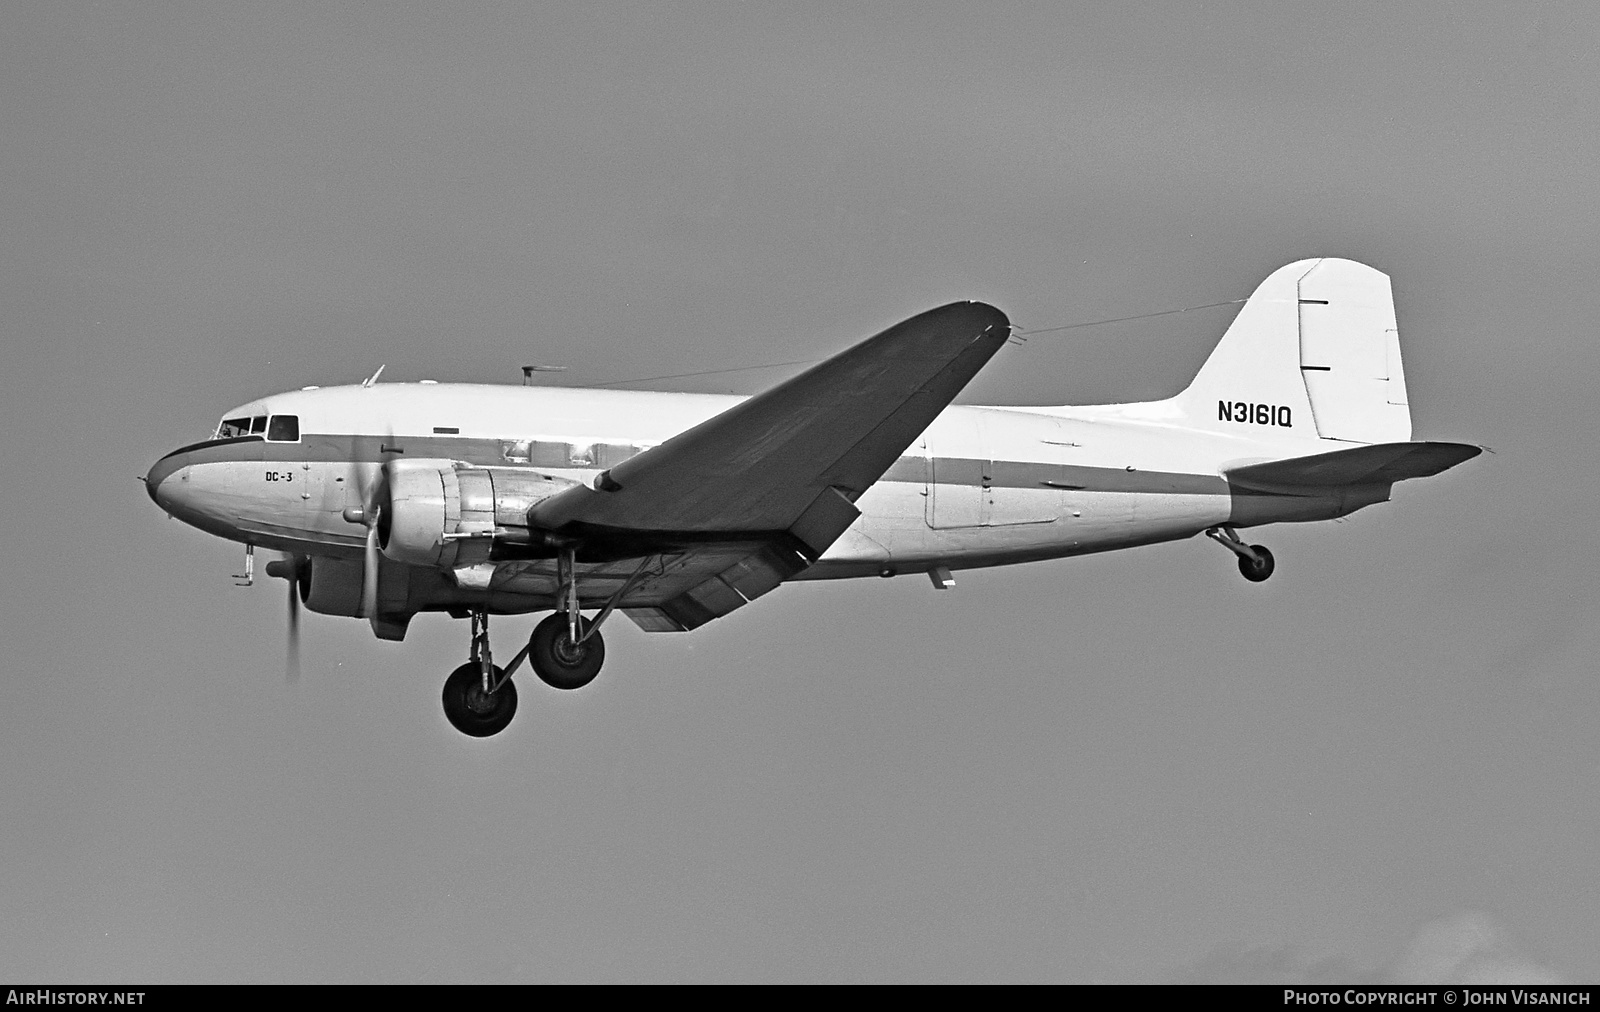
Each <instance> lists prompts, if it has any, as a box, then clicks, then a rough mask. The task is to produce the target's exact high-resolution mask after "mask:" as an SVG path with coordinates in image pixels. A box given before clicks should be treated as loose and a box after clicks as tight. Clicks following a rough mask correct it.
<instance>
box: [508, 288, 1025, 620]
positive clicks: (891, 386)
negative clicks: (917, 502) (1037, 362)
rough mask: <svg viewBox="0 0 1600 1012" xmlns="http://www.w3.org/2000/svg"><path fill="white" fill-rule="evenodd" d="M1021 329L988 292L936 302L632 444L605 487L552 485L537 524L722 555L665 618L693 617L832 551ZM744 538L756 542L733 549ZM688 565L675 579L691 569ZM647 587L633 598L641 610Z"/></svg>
mask: <svg viewBox="0 0 1600 1012" xmlns="http://www.w3.org/2000/svg"><path fill="white" fill-rule="evenodd" d="M1010 334H1011V327H1010V322H1009V321H1008V320H1007V319H1006V316H1005V314H1004V313H1002V312H1001V311H1000V310H998V309H996V308H994V307H993V306H988V305H985V304H983V303H981V302H956V303H952V304H950V305H948V306H942V307H940V308H938V309H931V310H929V311H927V312H925V313H922V314H920V315H918V316H914V317H912V318H911V319H909V320H906V321H904V322H903V323H900V324H897V325H895V326H893V327H890V328H889V329H888V330H886V331H884V332H883V333H881V334H878V335H877V336H876V337H871V338H868V339H867V340H865V341H862V342H861V343H860V344H857V345H855V346H854V347H852V348H849V349H847V350H845V351H843V352H841V353H839V354H838V355H835V356H834V357H832V358H830V359H828V360H827V361H825V362H822V363H820V364H819V365H816V366H813V367H812V368H810V369H808V370H806V371H805V372H803V373H801V374H800V375H798V376H796V377H794V378H793V379H791V380H788V381H787V382H784V383H780V384H779V385H777V386H775V387H773V388H772V389H771V390H768V391H766V392H765V393H763V394H760V395H758V396H756V397H752V398H751V399H749V400H747V401H744V402H743V403H741V404H738V405H735V406H734V407H732V408H729V409H728V410H727V411H724V412H723V413H722V414H720V415H717V416H715V417H713V418H710V419H707V420H706V421H704V422H702V423H700V424H699V425H697V426H695V427H694V428H691V429H689V430H687V431H685V432H682V433H679V434H678V435H676V436H674V437H672V438H671V439H669V440H667V441H666V442H665V443H662V444H661V445H660V446H656V447H653V448H651V449H649V450H646V451H644V452H643V453H641V454H638V455H637V456H634V457H630V458H629V459H628V460H626V461H624V462H622V463H621V464H618V465H617V466H616V467H613V468H611V469H610V470H609V471H605V472H603V473H601V474H600V475H599V476H598V477H597V478H596V479H595V483H594V487H592V488H591V487H587V486H579V487H576V488H570V489H567V490H566V491H564V492H561V493H558V494H556V495H554V496H551V497H550V498H548V499H546V500H544V501H543V502H540V503H539V504H538V505H537V506H535V507H534V508H533V509H532V510H531V511H530V512H529V524H530V526H532V527H534V528H537V529H538V530H541V531H545V532H548V533H551V534H555V535H561V536H570V537H574V538H576V539H578V540H579V541H580V542H581V544H583V545H584V548H583V549H581V550H580V557H582V555H583V554H586V553H587V554H589V555H590V556H591V557H604V556H608V557H612V558H617V557H621V556H632V557H636V558H637V557H640V556H644V555H648V554H652V553H661V552H664V551H665V552H674V553H679V554H681V555H682V556H683V557H686V558H690V559H692V558H694V557H696V556H697V555H700V556H706V557H707V559H708V560H710V559H715V560H716V561H715V562H712V563H710V566H711V569H712V570H714V571H705V572H703V573H702V575H703V576H704V579H702V580H701V581H700V582H699V583H698V584H694V585H693V586H689V587H688V588H687V589H686V590H684V591H682V592H681V593H680V594H678V595H677V597H675V598H673V600H677V599H678V598H687V599H689V600H692V601H695V602H696V607H693V608H689V607H687V606H685V607H679V608H677V609H674V608H673V607H671V606H670V605H668V606H667V607H666V612H665V613H666V614H667V615H668V616H669V617H670V618H671V619H672V621H673V623H674V625H673V626H664V627H665V628H672V627H678V628H693V627H694V626H695V625H698V624H701V622H703V621H709V620H710V618H714V617H716V616H717V615H721V614H726V613H727V611H731V610H732V608H734V607H738V606H739V605H742V604H743V603H744V602H745V601H746V600H748V599H751V598H752V597H754V596H756V595H758V594H762V593H765V592H766V591H768V590H771V589H772V588H773V587H775V586H777V585H778V583H779V582H781V581H782V580H784V579H787V578H788V577H789V576H792V575H794V573H796V572H799V571H800V570H801V569H804V568H805V567H806V566H809V565H810V564H811V563H812V562H814V561H815V560H816V559H817V557H818V556H820V555H821V554H822V553H823V552H824V551H826V550H827V548H828V546H829V545H831V544H832V543H833V542H834V541H835V540H836V539H837V538H838V537H839V535H841V534H843V533H844V531H845V529H846V528H848V527H849V526H850V524H851V523H852V522H854V521H855V519H856V517H858V516H860V510H858V509H857V508H856V506H855V500H856V499H857V498H858V497H859V496H860V495H861V494H862V493H863V492H865V491H866V490H867V489H868V488H869V487H871V486H872V484H873V483H874V482H876V481H877V480H878V479H879V478H880V477H881V476H882V475H883V473H884V471H886V470H888V468H889V466H890V465H891V464H893V463H894V462H895V460H897V459H898V458H899V457H900V455H901V454H902V453H904V452H905V449H906V447H908V446H910V445H911V442H912V441H913V440H914V439H916V437H917V436H918V435H919V434H921V433H922V431H923V430H924V429H926V428H927V427H928V426H929V425H930V424H932V422H933V420H934V418H936V417H937V416H938V414H939V412H940V411H942V410H944V408H945V407H946V405H948V404H949V403H950V401H951V400H952V399H954V397H955V395H956V394H957V393H959V392H960V390H961V388H962V387H964V386H966V385H967V382H968V381H969V380H971V379H972V377H973V376H974V375H976V373H977V372H978V370H979V369H980V368H982V367H983V365H984V363H986V362H987V361H989V359H990V358H991V357H992V356H993V355H994V353H995V352H996V351H998V350H999V349H1000V346H1001V345H1003V344H1004V343H1005V342H1006V339H1007V338H1008V337H1009V336H1010ZM734 542H740V543H744V545H745V546H746V547H745V550H744V551H743V552H742V553H739V554H738V557H737V558H734V559H730V556H729V555H728V552H727V548H728V546H729V543H734ZM696 546H699V547H696ZM713 546H715V548H714V547H713ZM716 567H723V568H716ZM689 568H690V570H700V568H701V567H699V566H691V567H689ZM678 572H679V579H678V581H666V582H678V583H682V582H684V581H685V580H687V579H689V578H688V576H687V575H686V573H685V571H684V569H682V568H680V569H679V571H678ZM641 589H642V588H641ZM636 600H638V596H637V595H636V594H629V595H628V597H627V599H626V600H625V601H624V607H626V608H628V609H629V614H630V615H633V617H634V619H635V620H636V621H640V619H641V616H640V615H637V614H634V611H633V608H632V607H631V606H632V604H633V602H634V601H636ZM652 603H653V604H663V602H661V601H659V600H657V601H655V602H652ZM675 611H676V612H678V613H676V614H675ZM641 624H644V623H643V622H641ZM647 628H648V626H647Z"/></svg>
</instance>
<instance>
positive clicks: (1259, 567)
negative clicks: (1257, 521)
mask: <svg viewBox="0 0 1600 1012" xmlns="http://www.w3.org/2000/svg"><path fill="white" fill-rule="evenodd" d="M1206 537H1208V538H1210V539H1211V540H1213V541H1215V542H1216V543H1217V544H1219V545H1221V546H1222V547H1223V548H1226V549H1227V550H1228V551H1230V552H1232V553H1234V554H1235V555H1237V556H1239V573H1240V574H1241V575H1242V576H1243V577H1244V578H1245V579H1246V580H1249V581H1250V582H1251V583H1260V582H1261V581H1262V580H1265V579H1266V578H1267V577H1269V576H1271V575H1272V570H1273V568H1274V567H1275V566H1276V563H1275V562H1274V561H1273V558H1272V553H1271V552H1269V551H1268V550H1267V549H1266V547H1265V546H1263V545H1247V544H1245V543H1244V542H1243V541H1242V540H1240V538H1239V532H1238V531H1235V530H1234V529H1233V528H1232V527H1229V526H1228V525H1226V524H1223V525H1222V526H1220V527H1213V528H1211V529H1210V530H1208V531H1206Z"/></svg>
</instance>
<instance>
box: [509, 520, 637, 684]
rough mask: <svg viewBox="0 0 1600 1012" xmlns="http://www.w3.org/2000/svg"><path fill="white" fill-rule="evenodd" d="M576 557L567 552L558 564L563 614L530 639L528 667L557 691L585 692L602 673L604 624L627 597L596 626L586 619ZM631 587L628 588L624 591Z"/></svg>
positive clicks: (612, 604) (609, 608) (598, 619)
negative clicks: (602, 630) (601, 627)
mask: <svg viewBox="0 0 1600 1012" xmlns="http://www.w3.org/2000/svg"><path fill="white" fill-rule="evenodd" d="M575 554H576V553H575V552H574V551H573V549H571V548H566V549H563V550H562V552H561V554H560V556H559V557H558V558H557V560H556V565H557V572H558V574H559V577H560V580H561V593H560V596H561V610H560V611H557V612H554V613H552V614H550V615H548V616H546V617H545V619H544V621H542V622H540V623H539V624H538V625H536V626H534V627H533V636H532V637H530V638H529V639H528V663H529V664H530V665H531V666H532V667H533V673H534V674H536V675H538V676H539V678H540V679H541V680H542V681H543V682H544V683H545V684H546V685H548V686H551V687H552V688H556V689H581V688H583V687H584V686H585V685H588V684H589V683H590V682H592V681H594V677H595V676H596V675H598V674H599V673H600V666H601V665H602V664H604V663H605V659H606V641H605V640H603V639H601V638H600V623H602V622H604V621H605V620H606V618H607V616H609V615H610V614H611V612H612V610H613V609H614V608H615V607H616V605H617V602H618V601H619V600H621V598H622V593H623V592H618V593H617V594H616V595H615V596H613V597H612V599H611V601H610V602H609V603H608V604H607V605H606V606H605V608H604V609H603V610H601V612H600V614H598V615H596V616H595V617H594V620H593V621H592V622H591V621H589V620H587V619H585V618H584V617H583V615H582V613H581V612H580V611H579V602H578V567H577V565H576V558H575ZM640 569H641V570H642V569H643V566H641V567H640ZM635 575H636V576H637V575H638V574H635ZM633 582H634V580H632V579H630V580H629V581H628V585H631V584H632V583H633ZM628 585H624V588H623V591H626V590H627V587H628Z"/></svg>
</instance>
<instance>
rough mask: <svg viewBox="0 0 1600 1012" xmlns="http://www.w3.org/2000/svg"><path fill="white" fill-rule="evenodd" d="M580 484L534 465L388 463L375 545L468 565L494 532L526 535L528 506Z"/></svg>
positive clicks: (392, 552) (406, 556)
mask: <svg viewBox="0 0 1600 1012" xmlns="http://www.w3.org/2000/svg"><path fill="white" fill-rule="evenodd" d="M576 484H577V482H575V481H571V480H569V479H566V478H555V477H552V476H550V475H546V474H540V473H539V472H537V471H524V470H521V469H516V468H505V467H494V468H487V467H466V466H461V465H458V464H456V463H455V462H453V461H448V460H394V461H390V462H389V463H387V464H385V465H384V466H383V487H384V495H383V500H384V502H383V506H382V513H381V514H380V515H379V519H378V545H379V547H380V548H381V549H382V550H383V554H384V555H385V556H387V557H389V558H391V559H393V560H395V561H396V562H404V563H408V564H409V565H413V566H439V567H444V568H453V567H456V566H470V565H473V564H475V563H478V562H483V561H485V560H487V559H488V557H489V548H490V544H491V542H492V541H493V539H494V538H495V537H496V536H501V537H506V536H509V537H511V538H513V539H515V538H517V537H518V535H521V536H523V537H526V533H527V529H528V509H529V508H530V507H532V506H533V504H534V503H537V502H539V501H541V500H544V499H548V498H549V497H550V496H553V495H555V494H556V493H557V492H560V491H562V490H563V489H568V488H571V487H572V486H574V485H576Z"/></svg>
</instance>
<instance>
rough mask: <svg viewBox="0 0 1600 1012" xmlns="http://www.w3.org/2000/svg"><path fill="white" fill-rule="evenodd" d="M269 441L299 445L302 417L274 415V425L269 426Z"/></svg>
mask: <svg viewBox="0 0 1600 1012" xmlns="http://www.w3.org/2000/svg"><path fill="white" fill-rule="evenodd" d="M267 439H269V440H271V441H273V442H277V443H298V442H299V441H300V416H299V415H273V416H272V423H271V424H270V425H268V426H267Z"/></svg>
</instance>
